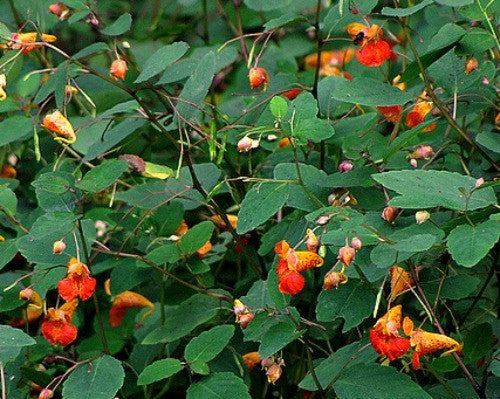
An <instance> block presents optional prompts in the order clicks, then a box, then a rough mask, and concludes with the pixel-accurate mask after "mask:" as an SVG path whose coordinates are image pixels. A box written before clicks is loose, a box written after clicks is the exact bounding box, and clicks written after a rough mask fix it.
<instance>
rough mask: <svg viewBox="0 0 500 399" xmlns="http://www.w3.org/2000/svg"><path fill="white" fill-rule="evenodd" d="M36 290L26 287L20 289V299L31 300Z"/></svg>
mask: <svg viewBox="0 0 500 399" xmlns="http://www.w3.org/2000/svg"><path fill="white" fill-rule="evenodd" d="M34 292H35V291H33V288H29V287H28V288H25V289H23V290H21V291H19V299H20V300H21V301H30V300H31V297H32V296H33V294H34Z"/></svg>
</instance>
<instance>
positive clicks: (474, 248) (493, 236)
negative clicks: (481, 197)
mask: <svg viewBox="0 0 500 399" xmlns="http://www.w3.org/2000/svg"><path fill="white" fill-rule="evenodd" d="M480 191H481V190H480ZM499 237H500V222H499V221H498V220H488V221H486V222H484V223H481V224H478V225H476V226H470V225H468V224H463V225H461V226H457V227H455V228H454V229H453V230H452V231H451V233H450V234H449V235H448V240H447V243H446V246H447V248H448V251H449V252H450V254H451V257H452V258H453V260H454V261H455V262H457V263H458V264H459V265H461V266H464V267H472V266H474V265H476V264H477V263H478V262H479V261H480V260H481V259H483V258H484V257H485V256H486V255H487V254H488V252H489V251H490V249H491V248H493V246H494V245H495V244H496V242H497V241H498V238H499Z"/></svg>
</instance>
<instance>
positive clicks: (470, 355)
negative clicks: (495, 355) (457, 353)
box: [463, 323, 494, 364]
mask: <svg viewBox="0 0 500 399" xmlns="http://www.w3.org/2000/svg"><path fill="white" fill-rule="evenodd" d="M493 342H494V339H493V329H492V328H491V324H489V323H483V324H480V325H478V326H476V327H474V328H473V329H472V330H470V331H469V332H468V333H467V335H466V336H465V339H464V349H463V353H464V362H465V364H469V363H472V362H476V361H478V360H479V359H480V358H481V357H483V356H484V355H486V354H487V353H488V352H489V351H490V349H491V348H492V346H493Z"/></svg>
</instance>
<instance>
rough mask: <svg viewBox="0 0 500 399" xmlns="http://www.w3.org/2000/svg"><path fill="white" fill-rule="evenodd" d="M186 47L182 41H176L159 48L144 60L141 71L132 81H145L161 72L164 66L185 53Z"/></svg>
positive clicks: (187, 46)
mask: <svg viewBox="0 0 500 399" xmlns="http://www.w3.org/2000/svg"><path fill="white" fill-rule="evenodd" d="M188 49H189V45H188V44H187V43H184V42H176V43H172V44H168V45H166V46H164V47H162V48H160V49H159V50H157V51H156V52H155V53H154V54H153V55H152V56H151V57H149V58H148V59H147V60H146V62H145V63H144V67H143V69H142V71H141V73H140V74H139V76H138V77H137V79H136V80H135V81H134V83H141V82H145V81H146V80H148V79H150V78H152V77H153V76H155V75H158V74H159V73H161V72H163V71H164V70H165V68H166V67H168V66H169V65H170V64H172V63H173V62H175V61H177V60H178V59H179V58H181V57H182V56H183V55H184V54H186V51H187V50H188Z"/></svg>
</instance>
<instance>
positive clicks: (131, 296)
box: [109, 291, 155, 327]
mask: <svg viewBox="0 0 500 399" xmlns="http://www.w3.org/2000/svg"><path fill="white" fill-rule="evenodd" d="M144 307H148V308H149V310H148V311H147V312H146V313H144V315H143V316H142V320H143V321H144V319H145V318H146V317H148V316H149V315H150V314H152V313H153V312H154V310H155V305H154V304H153V303H152V302H151V301H150V300H149V299H147V298H146V297H143V296H142V295H141V294H138V293H137V292H133V291H124V292H122V293H121V294H118V295H117V296H115V298H114V300H113V305H111V309H110V310H109V324H110V325H111V327H118V326H120V325H121V324H122V320H123V318H124V317H125V314H126V313H127V310H128V309H132V308H144Z"/></svg>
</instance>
